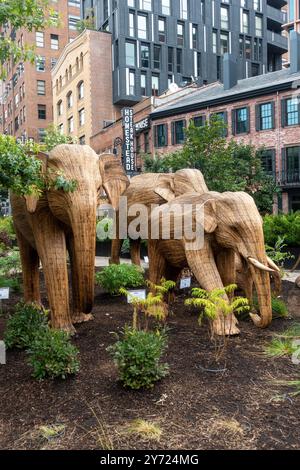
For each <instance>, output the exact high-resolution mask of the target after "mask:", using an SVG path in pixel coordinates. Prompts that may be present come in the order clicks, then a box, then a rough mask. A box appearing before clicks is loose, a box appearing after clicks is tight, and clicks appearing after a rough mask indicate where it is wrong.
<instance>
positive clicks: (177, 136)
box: [172, 120, 185, 145]
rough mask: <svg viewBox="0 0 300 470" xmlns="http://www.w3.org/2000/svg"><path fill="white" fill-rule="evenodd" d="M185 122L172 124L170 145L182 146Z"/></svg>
mask: <svg viewBox="0 0 300 470" xmlns="http://www.w3.org/2000/svg"><path fill="white" fill-rule="evenodd" d="M184 129H185V121H184V120H181V121H175V122H172V144H180V145H181V144H183V143H184V140H185V133H184Z"/></svg>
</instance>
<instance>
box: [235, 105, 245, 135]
mask: <svg viewBox="0 0 300 470" xmlns="http://www.w3.org/2000/svg"><path fill="white" fill-rule="evenodd" d="M235 114H236V133H237V134H244V133H246V132H247V131H248V109H247V108H240V109H237V110H236V111H235Z"/></svg>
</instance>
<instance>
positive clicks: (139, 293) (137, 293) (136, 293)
mask: <svg viewBox="0 0 300 470" xmlns="http://www.w3.org/2000/svg"><path fill="white" fill-rule="evenodd" d="M128 293H129V294H128V295H127V303H128V304H131V303H132V298H133V297H136V298H138V299H141V300H145V299H146V289H137V290H129V291H128Z"/></svg>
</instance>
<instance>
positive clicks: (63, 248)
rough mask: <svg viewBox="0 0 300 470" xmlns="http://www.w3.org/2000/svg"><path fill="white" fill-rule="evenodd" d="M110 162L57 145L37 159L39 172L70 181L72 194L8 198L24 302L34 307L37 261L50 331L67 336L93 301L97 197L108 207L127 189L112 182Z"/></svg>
mask: <svg viewBox="0 0 300 470" xmlns="http://www.w3.org/2000/svg"><path fill="white" fill-rule="evenodd" d="M111 157H112V155H103V156H100V157H99V156H98V155H97V154H96V153H95V152H94V151H93V150H92V149H91V148H90V147H89V146H81V145H59V146H57V147H55V148H54V149H53V150H52V151H51V152H50V153H49V155H46V154H40V155H39V158H40V159H41V160H42V171H43V172H44V173H46V172H47V174H49V175H51V174H52V175H53V174H57V172H62V174H63V175H64V178H65V179H67V180H75V181H76V184H77V187H76V189H75V191H74V192H65V191H63V190H57V189H54V188H51V189H49V190H47V191H45V192H44V193H43V194H42V195H41V197H39V198H38V199H37V198H33V197H31V196H29V197H25V198H23V197H19V196H16V195H12V196H11V204H12V213H13V220H14V225H15V229H16V234H17V239H18V244H19V247H20V255H21V262H22V269H23V284H24V298H25V301H26V302H32V301H35V302H40V287H39V262H40V261H41V263H42V267H43V272H44V277H45V282H46V288H47V293H48V300H49V305H50V311H51V324H52V326H53V327H54V328H61V329H65V330H69V331H71V332H72V331H74V327H73V324H74V323H77V322H81V321H85V320H87V319H89V318H90V315H89V314H90V313H91V311H92V307H93V301H94V271H95V268H94V265H95V242H96V208H97V204H98V198H99V194H100V191H101V188H102V187H104V189H106V190H107V192H108V197H109V199H110V201H111V203H112V204H114V203H115V200H116V196H115V192H117V193H121V192H123V191H124V190H125V189H126V187H127V185H128V180H127V178H126V177H125V176H124V175H123V177H122V175H118V177H117V178H115V170H114V168H115V166H116V164H117V162H115V161H112V159H111ZM114 179H116V180H117V181H114ZM113 188H114V189H113ZM67 252H68V253H69V258H70V265H71V273H72V303H73V306H72V311H70V307H69V282H68V270H67Z"/></svg>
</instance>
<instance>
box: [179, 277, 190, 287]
mask: <svg viewBox="0 0 300 470" xmlns="http://www.w3.org/2000/svg"><path fill="white" fill-rule="evenodd" d="M188 287H191V277H183V278H182V279H180V289H187V288H188Z"/></svg>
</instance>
